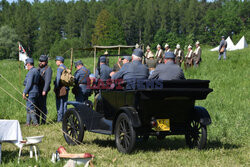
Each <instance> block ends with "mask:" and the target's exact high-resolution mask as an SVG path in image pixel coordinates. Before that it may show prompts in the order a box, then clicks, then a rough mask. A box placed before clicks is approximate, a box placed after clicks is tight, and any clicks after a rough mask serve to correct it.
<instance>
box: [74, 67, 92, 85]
mask: <svg viewBox="0 0 250 167" xmlns="http://www.w3.org/2000/svg"><path fill="white" fill-rule="evenodd" d="M89 75H90V71H89V70H88V69H87V68H86V67H85V66H83V67H82V68H80V69H79V70H77V71H76V72H75V73H74V77H75V84H76V85H79V84H87V79H88V77H89Z"/></svg>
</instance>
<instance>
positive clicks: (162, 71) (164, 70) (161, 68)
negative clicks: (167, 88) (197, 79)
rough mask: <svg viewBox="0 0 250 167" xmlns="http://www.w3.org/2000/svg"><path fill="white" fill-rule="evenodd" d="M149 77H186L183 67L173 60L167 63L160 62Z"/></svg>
mask: <svg viewBox="0 0 250 167" xmlns="http://www.w3.org/2000/svg"><path fill="white" fill-rule="evenodd" d="M148 79H161V80H173V79H185V77H184V73H183V71H182V69H181V68H180V67H179V66H178V65H176V64H174V62H173V61H169V62H167V63H166V64H159V65H158V66H157V67H156V69H155V70H154V71H153V73H152V74H151V75H150V76H149V78H148Z"/></svg>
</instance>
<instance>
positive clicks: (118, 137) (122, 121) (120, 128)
mask: <svg viewBox="0 0 250 167" xmlns="http://www.w3.org/2000/svg"><path fill="white" fill-rule="evenodd" d="M135 141H136V132H135V130H134V128H133V125H132V121H131V119H130V118H129V117H128V115H127V114H125V113H121V114H120V115H119V116H118V118H117V121H116V124H115V143H116V147H117V149H118V151H120V152H122V153H130V152H131V151H132V150H133V148H134V145H135Z"/></svg>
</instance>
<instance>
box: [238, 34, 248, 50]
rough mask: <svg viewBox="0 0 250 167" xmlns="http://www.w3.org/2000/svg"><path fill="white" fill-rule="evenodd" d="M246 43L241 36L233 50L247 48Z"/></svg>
mask: <svg viewBox="0 0 250 167" xmlns="http://www.w3.org/2000/svg"><path fill="white" fill-rule="evenodd" d="M247 46H248V45H247V41H246V38H245V37H244V36H243V37H242V38H241V39H240V40H239V42H238V43H237V44H236V45H235V49H244V48H247Z"/></svg>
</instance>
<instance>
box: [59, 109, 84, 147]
mask: <svg viewBox="0 0 250 167" xmlns="http://www.w3.org/2000/svg"><path fill="white" fill-rule="evenodd" d="M62 129H63V132H64V134H63V135H64V138H65V140H66V142H67V143H68V144H69V145H76V144H80V143H81V142H82V140H83V137H84V124H83V121H82V119H81V117H80V114H79V113H78V112H77V111H76V109H74V108H70V109H68V110H67V112H66V113H65V115H64V117H63V122H62Z"/></svg>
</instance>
